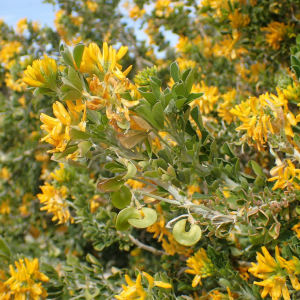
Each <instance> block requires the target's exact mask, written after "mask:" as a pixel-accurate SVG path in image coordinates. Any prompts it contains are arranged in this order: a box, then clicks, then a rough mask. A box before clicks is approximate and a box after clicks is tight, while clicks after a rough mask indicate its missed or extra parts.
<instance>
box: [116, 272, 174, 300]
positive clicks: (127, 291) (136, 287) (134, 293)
mask: <svg viewBox="0 0 300 300" xmlns="http://www.w3.org/2000/svg"><path fill="white" fill-rule="evenodd" d="M142 275H143V276H144V277H145V278H146V279H147V281H148V283H149V289H152V288H153V287H160V288H164V289H171V288H172V285H171V284H170V283H166V282H163V281H156V280H155V279H154V278H153V277H152V276H151V275H149V274H148V273H146V272H143V273H142V274H141V273H139V274H138V276H137V278H136V282H133V281H132V280H131V279H130V277H129V276H128V275H127V274H126V275H125V280H126V283H127V286H125V285H124V284H123V285H122V288H123V291H122V292H121V293H120V294H119V295H115V297H116V298H117V299H118V300H134V299H136V300H146V297H147V292H146V291H145V289H144V287H143V286H142Z"/></svg>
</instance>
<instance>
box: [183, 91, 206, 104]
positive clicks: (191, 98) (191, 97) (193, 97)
mask: <svg viewBox="0 0 300 300" xmlns="http://www.w3.org/2000/svg"><path fill="white" fill-rule="evenodd" d="M203 95H204V93H191V94H189V95H188V97H187V101H186V104H189V103H190V102H192V101H194V100H197V99H199V98H201V97H202V96H203Z"/></svg>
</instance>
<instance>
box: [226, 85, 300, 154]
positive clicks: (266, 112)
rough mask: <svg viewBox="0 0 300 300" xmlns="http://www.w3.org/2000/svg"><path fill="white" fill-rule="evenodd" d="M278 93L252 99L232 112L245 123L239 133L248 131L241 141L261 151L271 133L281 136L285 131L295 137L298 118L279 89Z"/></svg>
mask: <svg viewBox="0 0 300 300" xmlns="http://www.w3.org/2000/svg"><path fill="white" fill-rule="evenodd" d="M277 93H278V96H276V95H274V94H269V93H265V94H263V95H260V96H259V98H256V97H251V98H249V99H248V100H246V101H244V102H242V103H241V104H240V105H236V106H235V108H232V109H231V110H230V113H231V114H232V115H234V116H237V117H238V118H239V119H240V120H241V121H242V122H243V124H242V125H241V126H240V127H238V128H236V130H237V131H246V133H245V134H244V135H243V137H242V139H241V140H247V142H248V144H249V145H253V146H255V147H257V148H258V149H259V150H262V149H263V147H265V144H266V142H267V141H268V134H269V133H271V134H279V133H280V131H281V130H282V129H283V130H284V132H285V134H286V135H287V136H291V137H293V136H294V133H293V130H292V126H295V125H296V124H297V122H298V118H295V116H294V115H293V113H292V112H291V111H289V108H288V106H287V102H288V101H287V100H286V99H285V97H284V94H283V93H282V92H281V91H280V90H279V89H278V88H277ZM252 140H253V141H254V142H255V143H254V144H253V143H252Z"/></svg>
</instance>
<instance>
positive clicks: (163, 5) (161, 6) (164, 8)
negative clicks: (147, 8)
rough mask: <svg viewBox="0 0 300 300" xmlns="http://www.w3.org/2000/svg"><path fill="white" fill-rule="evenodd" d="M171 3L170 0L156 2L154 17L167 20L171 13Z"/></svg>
mask: <svg viewBox="0 0 300 300" xmlns="http://www.w3.org/2000/svg"><path fill="white" fill-rule="evenodd" d="M171 3H172V1H170V0H157V1H156V3H155V9H156V11H155V14H156V16H158V17H160V18H162V17H165V18H169V16H170V14H171V13H172V12H173V8H172V7H170V4H171Z"/></svg>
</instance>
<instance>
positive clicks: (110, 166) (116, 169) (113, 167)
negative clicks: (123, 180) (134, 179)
mask: <svg viewBox="0 0 300 300" xmlns="http://www.w3.org/2000/svg"><path fill="white" fill-rule="evenodd" d="M104 169H106V170H109V172H112V173H120V172H125V171H126V168H125V167H124V166H123V165H121V164H118V163H115V162H109V163H107V164H106V165H105V166H104Z"/></svg>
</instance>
